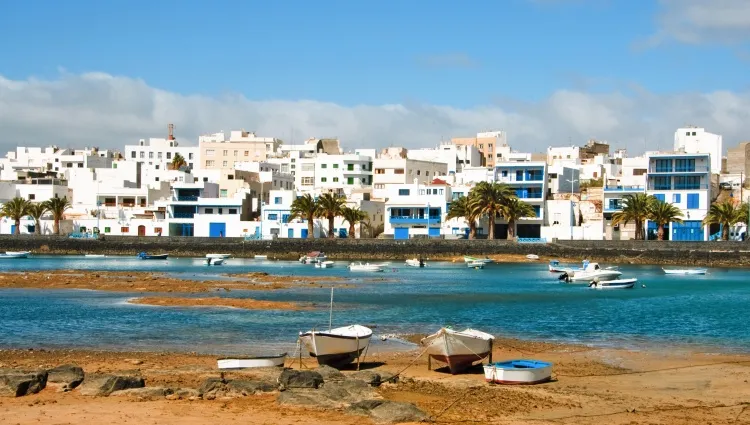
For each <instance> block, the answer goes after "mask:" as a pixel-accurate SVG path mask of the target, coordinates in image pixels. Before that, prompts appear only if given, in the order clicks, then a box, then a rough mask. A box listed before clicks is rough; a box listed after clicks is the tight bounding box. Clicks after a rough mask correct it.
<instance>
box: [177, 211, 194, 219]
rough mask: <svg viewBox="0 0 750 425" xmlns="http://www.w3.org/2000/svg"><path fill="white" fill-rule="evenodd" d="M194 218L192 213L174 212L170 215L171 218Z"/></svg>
mask: <svg viewBox="0 0 750 425" xmlns="http://www.w3.org/2000/svg"><path fill="white" fill-rule="evenodd" d="M193 217H195V213H194V212H176V213H173V214H172V218H193Z"/></svg>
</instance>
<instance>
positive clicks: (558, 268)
mask: <svg viewBox="0 0 750 425" xmlns="http://www.w3.org/2000/svg"><path fill="white" fill-rule="evenodd" d="M588 263H589V262H588V260H583V266H582V267H570V266H566V265H563V264H560V261H558V260H552V261H550V262H549V271H550V272H551V273H567V272H569V271H574V272H575V271H579V270H583V269H584V268H585V267H586V265H588Z"/></svg>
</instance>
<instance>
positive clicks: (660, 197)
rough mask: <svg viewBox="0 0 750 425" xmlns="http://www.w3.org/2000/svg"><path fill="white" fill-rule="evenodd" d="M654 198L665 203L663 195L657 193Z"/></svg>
mask: <svg viewBox="0 0 750 425" xmlns="http://www.w3.org/2000/svg"><path fill="white" fill-rule="evenodd" d="M654 198H656V199H657V200H658V201H659V202H664V194H663V193H657V194H655V195H654Z"/></svg>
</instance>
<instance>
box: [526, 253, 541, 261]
mask: <svg viewBox="0 0 750 425" xmlns="http://www.w3.org/2000/svg"><path fill="white" fill-rule="evenodd" d="M526 258H527V259H529V260H538V259H539V256H538V255H536V254H529V255H527V256H526Z"/></svg>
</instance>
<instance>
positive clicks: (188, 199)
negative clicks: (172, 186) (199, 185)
mask: <svg viewBox="0 0 750 425" xmlns="http://www.w3.org/2000/svg"><path fill="white" fill-rule="evenodd" d="M176 198H177V199H176V200H177V201H186V202H194V201H197V200H198V197H197V196H192V195H187V196H177V197H176Z"/></svg>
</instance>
